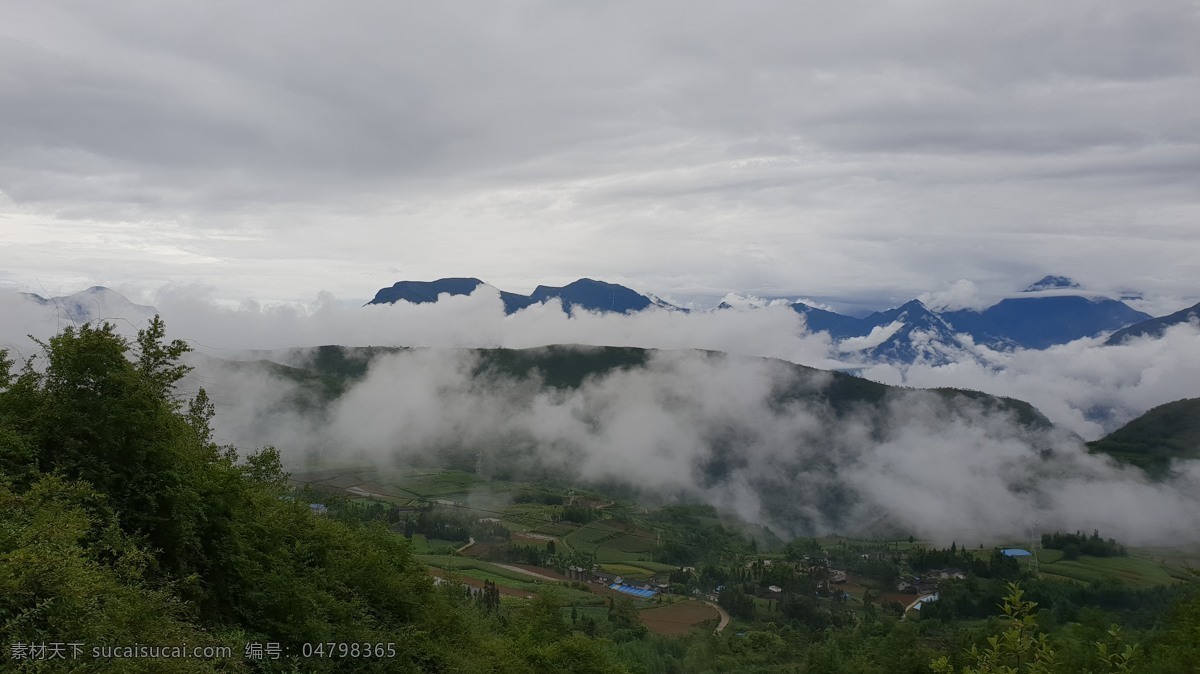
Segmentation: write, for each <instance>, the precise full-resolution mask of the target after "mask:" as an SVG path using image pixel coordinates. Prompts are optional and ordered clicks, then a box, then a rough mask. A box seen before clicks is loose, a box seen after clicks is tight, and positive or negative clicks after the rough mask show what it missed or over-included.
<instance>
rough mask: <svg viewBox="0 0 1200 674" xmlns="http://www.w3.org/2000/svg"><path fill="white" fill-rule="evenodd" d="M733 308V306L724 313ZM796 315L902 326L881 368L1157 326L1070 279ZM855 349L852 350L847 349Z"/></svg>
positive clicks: (818, 326) (601, 297)
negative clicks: (955, 298)
mask: <svg viewBox="0 0 1200 674" xmlns="http://www.w3.org/2000/svg"><path fill="white" fill-rule="evenodd" d="M481 285H484V283H483V281H481V280H479V279H477V278H447V279H439V280H437V281H400V282H398V283H396V284H394V285H392V286H391V287H390V288H383V289H381V290H380V291H379V292H377V293H376V294H375V298H374V299H372V300H371V301H370V302H369V304H392V303H394V302H398V301H405V302H412V303H415V304H421V303H428V302H436V301H437V298H438V296H439V295H441V294H448V295H468V294H470V293H472V292H475V290H477V289H478V288H479V286H481ZM1076 291H1077V292H1076ZM499 292H500V297H501V300H502V301H503V302H504V311H505V313H507V314H512V313H515V312H517V311H519V310H521V309H524V308H525V307H528V306H531V305H533V304H541V303H545V302H548V301H550V300H552V299H558V300H559V301H560V302H561V303H562V307H563V310H564V311H566V312H568V313H571V312H574V311H575V310H576V309H582V310H586V311H595V312H603V313H621V314H628V313H633V312H637V311H642V310H645V309H648V308H650V307H654V306H657V307H662V308H666V309H671V310H679V308H678V307H674V306H672V305H670V304H668V303H666V302H664V301H662V300H660V299H658V298H656V297H653V296H647V295H643V294H641V293H638V292H636V291H634V290H631V289H630V288H627V287H625V286H622V285H617V284H615V283H605V282H603V281H597V280H595V279H590V278H582V279H579V280H578V281H575V282H573V283H569V284H567V285H565V286H561V287H556V286H544V285H540V286H538V287H537V288H536V289H534V291H533V292H532V293H531V294H529V295H521V294H518V293H511V292H506V291H499ZM729 308H731V307H729V305H727V304H722V305H721V307H718V309H729ZM791 308H792V310H794V311H795V312H796V313H798V314H801V315H803V316H804V318H805V321H806V323H807V325H808V328H809V330H811V331H813V332H828V333H829V335H830V336H831V337H832V338H833V339H834V340H835V341H838V342H842V341H843V340H846V339H850V338H855V337H867V336H868V335H870V334H871V332H872V331H873V330H875V329H877V328H882V327H886V326H889V325H892V324H894V323H897V322H899V323H900V324H901V325H900V326H899V327H898V328H897V329H896V330H895V331H894V332H893V333H892V334H890V335H888V336H887V338H886V339H884V340H883V341H882V342H880V343H879V344H875V345H874V346H870V347H866V348H862V349H861V350H859V353H860V354H861V355H863V356H865V357H867V358H870V359H874V360H886V361H901V362H913V361H915V360H924V361H926V362H934V363H938V362H949V360H952V359H953V358H954V357H955V354H954V352H955V351H956V350H957V349H960V348H962V347H964V344H963V343H962V341H961V340H960V338H959V335H961V334H967V335H970V336H971V338H972V339H973V340H974V341H975V343H977V344H985V345H988V346H991V347H993V348H1002V349H1006V348H1017V347H1020V348H1029V349H1044V348H1047V347H1049V346H1053V345H1055V344H1065V343H1066V342H1070V341H1072V340H1076V339H1079V338H1081V337H1092V336H1095V335H1099V334H1102V333H1104V332H1110V331H1114V330H1120V329H1121V328H1124V327H1125V326H1129V325H1131V324H1134V323H1139V322H1141V321H1144V320H1146V319H1149V318H1150V316H1149V315H1148V314H1144V313H1142V312H1140V311H1136V310H1134V309H1132V308H1130V307H1129V306H1128V305H1126V304H1124V303H1122V302H1121V301H1119V300H1115V299H1110V298H1104V297H1095V296H1092V295H1091V294H1090V293H1086V292H1085V291H1083V290H1082V289H1081V288H1080V286H1079V284H1078V283H1076V282H1075V281H1073V280H1071V279H1070V278H1067V277H1065V276H1046V277H1045V278H1042V279H1041V280H1039V281H1037V282H1036V283H1033V284H1031V285H1029V286H1028V287H1026V288H1025V289H1024V290H1023V291H1021V293H1019V294H1018V295H1017V296H1016V297H1010V298H1007V299H1004V300H1001V301H1000V302H997V303H996V304H994V305H992V306H990V307H988V308H987V309H984V310H982V311H975V310H971V309H962V310H957V311H942V312H938V311H934V310H931V309H929V308H928V307H926V306H925V305H924V304H922V303H921V302H919V301H917V300H912V301H910V302H908V303H906V304H903V305H901V306H899V307H895V308H893V309H888V310H887V311H877V312H875V313H873V314H870V315H868V316H865V317H863V318H855V317H853V316H846V315H843V314H839V313H837V312H834V311H828V310H825V309H819V308H817V307H813V306H810V305H807V304H803V303H799V302H797V303H795V304H792V305H791ZM1166 318H1170V317H1164V319H1166ZM1184 320H1186V319H1184ZM1118 334H1120V333H1118ZM1115 336H1116V335H1114V337H1115ZM859 344H862V342H859ZM853 345H854V344H853V343H851V344H848V345H847V346H846V348H849V347H850V346H853Z"/></svg>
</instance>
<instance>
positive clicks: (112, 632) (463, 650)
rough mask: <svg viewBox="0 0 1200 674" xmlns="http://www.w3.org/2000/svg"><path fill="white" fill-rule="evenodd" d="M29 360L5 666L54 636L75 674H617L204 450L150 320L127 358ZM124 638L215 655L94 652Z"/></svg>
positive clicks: (100, 348)
mask: <svg viewBox="0 0 1200 674" xmlns="http://www.w3.org/2000/svg"><path fill="white" fill-rule="evenodd" d="M42 347H43V353H42V354H40V355H39V356H38V357H37V358H36V359H34V360H31V361H30V362H28V363H25V364H23V365H22V366H20V367H15V368H14V365H13V363H12V362H11V361H9V360H7V359H6V360H5V361H4V363H3V367H2V368H0V386H2V387H3V391H2V392H0V641H3V642H4V647H5V651H6V652H5V653H4V658H3V661H4V663H5V665H4V668H5V669H6V670H10V669H11V670H16V671H48V670H47V669H46V666H47V665H50V664H53V663H50V662H49V661H45V660H37V659H29V654H30V652H33V653H36V652H37V651H36V648H37V647H39V646H45V645H47V644H51V645H52V644H65V643H68V642H69V643H70V644H72V645H73V646H72V648H68V649H66V651H65V655H66V657H68V658H72V656H73V654H72V649H73V648H74V649H81V652H80V651H76V652H75V655H76V656H77V657H74V658H73V659H74V661H75V662H74V664H75V665H77V666H87V667H93V668H96V667H98V668H100V669H105V668H107V667H112V670H111V671H194V672H203V671H242V670H253V671H305V672H311V671H339V672H341V671H380V672H383V671H387V672H395V671H462V672H466V671H496V672H527V671H544V672H559V671H588V672H604V671H621V668H620V667H618V666H616V665H614V664H613V662H614V660H613V658H612V657H610V656H609V655H608V653H607V651H606V650H605V648H604V647H603V645H602V642H600V641H599V640H596V639H593V638H590V637H587V636H584V635H582V634H579V633H572V632H570V631H569V630H568V629H567V628H566V624H565V622H563V620H562V617H561V615H560V613H559V610H558V607H557V606H556V605H554V604H553V602H550V601H543V602H531V603H529V604H528V605H527V606H524V607H522V608H521V610H519V611H516V612H514V614H513V615H512V616H511V619H510V620H505V621H503V622H501V621H500V620H499V619H498V618H497V617H496V616H495V615H494V614H492V615H489V614H487V613H484V612H480V611H475V610H471V609H469V607H468V606H469V601H468V599H467V598H466V596H465V594H464V593H462V592H461V591H460V589H458V588H455V587H453V586H452V585H446V586H444V587H443V588H438V587H435V586H434V585H433V583H432V582H431V579H430V577H429V576H428V575H427V574H426V572H425V569H424V568H423V567H422V566H420V565H418V564H416V563H415V562H414V561H413V560H412V559H411V557H410V555H409V550H408V546H407V544H406V543H405V541H404V539H403V538H402V537H399V536H396V535H394V534H392V533H390V532H388V531H386V530H385V529H384V528H382V527H370V526H362V525H355V524H353V523H351V522H344V521H338V520H337V519H334V518H328V517H320V516H317V515H314V514H312V513H311V512H310V508H309V506H308V504H307V503H302V502H299V501H297V500H294V499H291V498H289V497H287V494H286V492H287V487H286V480H285V475H284V474H283V472H282V470H281V467H280V463H279V456H278V454H277V452H275V451H274V450H273V449H271V448H265V449H262V450H259V451H256V452H252V453H249V454H245V455H241V454H239V452H238V451H237V450H236V449H235V448H233V447H221V446H217V445H215V444H214V443H213V442H212V439H211V435H210V430H209V425H208V424H209V419H210V418H211V417H212V415H213V407H212V405H211V404H210V403H209V402H208V400H207V398H206V396H205V394H204V393H203V392H201V393H200V394H199V395H198V396H196V397H195V398H193V399H191V400H181V399H179V398H178V396H176V394H175V393H174V385H175V384H176V383H177V382H178V381H179V380H180V379H181V378H182V377H184V376H186V374H187V368H185V367H183V366H181V365H180V364H179V362H178V359H179V357H180V356H181V355H182V354H183V353H184V352H185V351H186V350H187V347H186V346H185V345H184V344H183V343H182V342H179V341H175V342H169V343H168V342H166V341H164V327H163V325H162V323H161V322H160V321H158V320H155V321H154V322H153V323H151V325H150V327H149V328H148V329H147V330H144V331H142V332H141V333H139V336H138V338H137V340H136V342H135V343H132V344H130V343H127V342H126V340H124V339H123V338H121V337H120V336H118V335H117V334H116V333H115V332H114V331H113V330H112V329H111V328H110V327H109V326H104V327H100V328H93V327H90V326H88V325H83V326H81V327H79V328H78V329H75V328H69V329H67V330H65V331H64V332H62V333H61V334H59V335H58V336H56V337H54V338H52V339H50V340H49V341H48V342H47V343H45V344H42ZM135 644H137V645H143V646H144V645H150V646H167V645H169V646H175V645H180V644H186V645H188V646H190V647H197V646H199V647H228V649H229V650H228V651H225V652H224V653H222V652H221V651H219V650H218V651H207V652H208V653H218V654H219V655H218V656H217V657H215V658H206V657H200V658H185V659H172V660H170V661H169V662H167V663H165V664H164V661H163V660H155V659H147V658H142V659H124V658H120V657H119V656H120V655H121V653H120V651H116V652H114V651H101V652H100V656H99V657H98V658H97V657H93V651H92V649H93V648H101V647H105V648H108V647H133V646H134V645H135ZM254 644H258V645H259V648H260V649H261V648H265V647H267V646H268V645H273V644H278V652H277V655H278V659H273V658H272V657H271V656H272V655H273V654H274V653H272V652H271V650H268V651H267V654H266V655H265V656H264V658H263V659H258V658H255V657H254V656H255V655H256V654H257V653H255V651H254ZM305 644H327V646H326V647H325V649H324V651H325V653H324V656H320V655H314V650H313V648H314V647H313V646H305ZM328 644H335V645H334V646H328ZM346 644H350V645H356V646H353V647H350V646H346V647H343V645H346ZM17 645H22V646H20V648H18V646H17ZM26 649H34V650H33V651H29V650H26ZM337 649H343V650H344V651H345V653H338V654H337V655H345V656H346V657H332V658H331V657H328V656H329V651H330V650H337ZM272 650H273V648H272ZM305 654H308V655H309V656H310V657H307V658H304V657H302V656H303V655H305ZM43 655H44V651H43ZM106 655H107V657H105V656H106ZM62 664H64V665H65V664H67V663H62ZM297 667H299V668H298V669H297ZM88 671H98V670H91V669H89V670H88ZM105 671H109V670H108V669H105Z"/></svg>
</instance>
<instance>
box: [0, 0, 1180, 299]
mask: <svg viewBox="0 0 1200 674" xmlns="http://www.w3.org/2000/svg"><path fill="white" fill-rule="evenodd" d="M1012 12H1013V10H1012V8H1011V7H1010V6H1009V5H1007V4H1005V3H1001V2H983V3H971V4H970V5H962V4H961V3H954V2H935V3H932V4H929V5H925V6H923V7H922V8H921V9H920V10H914V9H913V8H912V7H910V6H908V5H907V4H904V3H893V2H888V3H882V4H872V5H869V6H868V5H864V4H862V3H854V2H851V3H838V4H837V5H836V6H834V5H828V4H812V3H801V4H796V3H784V2H766V3H762V4H759V5H756V6H755V7H753V8H746V7H737V8H732V7H710V8H705V9H703V10H698V9H697V8H696V7H694V6H693V5H692V4H688V3H679V2H672V3H666V4H663V5H656V7H654V8H646V9H645V11H639V12H637V13H636V15H635V14H634V13H629V12H624V11H621V10H620V9H616V8H613V7H599V6H597V7H592V6H585V5H575V6H571V7H562V6H558V5H553V4H549V3H543V2H519V3H516V4H515V5H509V6H505V7H500V6H496V7H488V8H483V9H480V10H477V11H473V12H470V13H462V12H460V11H459V10H457V9H455V8H453V7H448V6H443V5H441V4H431V5H422V6H399V5H396V6H391V5H386V4H375V5H369V6H360V7H356V8H354V9H353V10H350V9H347V8H344V7H338V6H333V5H329V6H315V5H314V6H311V7H306V8H303V9H302V10H295V9H294V8H289V9H288V10H287V11H279V10H276V9H272V8H255V9H253V10H248V9H247V8H245V7H243V6H240V5H236V4H233V3H228V2H212V3H205V4H204V5H202V6H197V7H192V8H179V7H169V8H168V7H156V6H151V5H129V6H122V7H120V8H117V9H112V10H111V11H110V10H109V9H105V10H104V11H101V10H99V9H97V8H95V7H92V6H90V5H88V4H86V3H79V4H73V5H63V6H58V7H54V8H50V7H45V6H42V5H29V6H26V7H22V8H19V9H15V10H13V11H12V12H10V13H8V14H7V15H6V21H5V24H4V26H3V27H0V64H2V65H0V79H2V80H3V81H4V83H5V106H4V107H3V109H2V110H0V148H3V150H4V151H3V152H0V185H3V196H0V218H2V221H0V226H3V227H4V228H5V231H6V234H8V233H9V232H16V234H14V235H11V238H10V236H6V240H5V241H4V242H2V243H0V259H5V260H6V263H5V264H6V267H7V269H6V271H9V272H10V273H12V274H13V275H15V277H16V278H18V279H19V280H20V281H21V282H24V283H26V284H32V279H35V278H42V279H43V280H45V281H46V282H47V283H48V285H49V286H51V287H52V288H53V289H54V290H55V291H56V292H57V291H58V289H59V288H70V287H78V286H80V285H91V284H97V283H98V284H103V285H108V286H119V285H126V284H128V285H133V286H137V287H139V288H142V289H143V290H146V291H149V290H151V289H154V288H157V287H158V286H159V285H161V284H163V283H166V282H168V281H175V280H182V281H185V282H198V283H202V284H209V285H212V286H215V287H217V288H219V295H220V297H221V298H222V299H227V300H228V299H233V300H238V299H241V298H243V297H258V298H267V299H269V300H292V301H294V300H302V299H303V298H308V297H312V296H313V295H314V294H316V293H317V292H318V291H320V290H330V291H332V292H334V293H336V294H337V295H338V296H340V297H367V296H369V295H370V294H371V293H372V292H373V291H374V289H376V288H378V287H381V286H386V285H390V284H391V283H392V282H394V281H396V280H398V278H411V279H422V278H425V279H428V278H437V277H441V276H448V275H470V276H478V277H482V278H485V279H487V280H488V281H489V282H492V283H495V284H497V285H498V286H500V287H506V288H507V287H512V288H513V289H515V290H528V289H529V288H531V287H532V286H533V285H534V284H535V283H537V282H538V281H542V280H545V281H550V282H558V281H562V280H567V281H569V280H573V279H574V278H578V277H580V276H598V277H603V278H607V279H610V280H615V281H630V282H634V283H635V284H640V285H642V286H644V287H647V288H651V289H653V290H655V291H656V292H658V293H660V294H664V295H670V296H673V297H680V298H683V299H684V300H685V301H686V300H688V299H690V298H697V299H700V298H703V299H705V300H708V299H713V300H715V299H716V298H719V297H721V296H723V295H725V294H726V293H728V292H730V291H737V292H748V293H753V294H756V295H760V296H781V295H797V294H808V295H814V296H819V297H841V298H843V299H856V298H857V299H861V298H863V297H866V296H870V297H872V298H879V297H881V296H882V297H885V298H887V297H894V298H897V299H901V301H902V300H904V299H909V298H910V297H912V296H913V295H915V294H916V293H918V292H920V291H922V290H924V289H927V288H929V287H931V286H933V285H934V284H935V283H939V282H942V281H943V280H944V279H951V278H967V277H969V278H973V279H977V280H978V281H979V282H980V283H990V282H993V281H996V280H998V279H1008V278H1012V277H1016V276H1030V277H1032V278H1037V277H1039V276H1040V275H1043V274H1045V273H1063V274H1070V275H1072V276H1074V277H1077V278H1080V279H1081V280H1085V281H1087V280H1094V281H1097V282H1098V281H1106V282H1107V281H1111V282H1112V283H1113V284H1116V285H1120V286H1123V287H1131V288H1136V289H1139V290H1141V291H1143V292H1145V293H1147V294H1148V295H1153V296H1157V295H1169V296H1172V297H1182V296H1185V295H1189V294H1192V293H1194V289H1191V288H1190V287H1188V286H1187V279H1191V278H1195V277H1196V271H1197V268H1196V263H1195V260H1196V245H1197V244H1196V241H1195V237H1194V236H1193V235H1192V230H1193V229H1194V222H1195V221H1196V216H1197V204H1196V200H1195V198H1194V194H1195V192H1196V181H1195V176H1196V175H1197V167H1198V166H1200V153H1198V146H1197V143H1196V137H1195V114H1194V112H1193V111H1194V110H1196V109H1198V108H1200V105H1198V103H1200V101H1198V100H1197V96H1198V95H1200V94H1197V93H1196V92H1198V91H1200V86H1197V72H1200V71H1198V69H1197V65H1198V61H1197V58H1198V57H1197V55H1196V52H1195V50H1194V49H1193V48H1192V46H1191V45H1192V42H1193V36H1194V35H1195V34H1196V32H1197V27H1198V22H1200V18H1198V17H1197V15H1196V13H1195V11H1194V9H1193V8H1192V7H1191V5H1190V4H1189V3H1186V2H1174V1H1168V2H1160V3H1154V5H1153V6H1151V7H1143V6H1132V5H1126V4H1121V3H1114V2H1091V1H1083V0H1080V1H1077V2H1076V1H1072V2H1062V3H1053V5H1052V6H1046V7H1041V8H1038V9H1037V10H1036V11H1029V12H1023V13H1022V16H1021V17H1020V20H1019V21H1014V20H1012V19H1013V16H1012ZM685 14H686V15H687V16H688V20H687V21H686V22H681V21H679V17H680V16H682V15H685ZM214 35H217V36H220V37H219V39H212V36H214ZM618 36H619V39H618ZM1114 276H1116V277H1118V278H1113V277H1114Z"/></svg>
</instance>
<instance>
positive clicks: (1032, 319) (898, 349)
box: [792, 276, 1186, 362]
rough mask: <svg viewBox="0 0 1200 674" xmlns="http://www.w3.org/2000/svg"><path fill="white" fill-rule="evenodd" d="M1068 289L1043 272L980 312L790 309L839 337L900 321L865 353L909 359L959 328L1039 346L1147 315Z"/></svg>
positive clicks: (1074, 286) (986, 340)
mask: <svg viewBox="0 0 1200 674" xmlns="http://www.w3.org/2000/svg"><path fill="white" fill-rule="evenodd" d="M1072 290H1080V286H1079V284H1078V283H1076V282H1075V281H1073V280H1071V279H1069V278H1067V277H1065V276H1046V277H1045V278H1043V279H1041V280H1039V281H1038V282H1036V283H1033V284H1031V285H1030V286H1028V287H1027V288H1025V289H1024V290H1023V291H1022V295H1023V294H1026V293H1029V294H1030V296H1028V297H1022V296H1018V297H1011V298H1008V299H1004V300H1001V301H1000V302H998V303H996V304H994V305H992V306H990V307H988V308H987V309H984V310H983V311H974V310H970V309H963V310H958V311H945V312H935V311H931V310H930V309H929V308H927V307H925V305H923V304H921V303H920V302H917V301H915V300H914V301H912V302H909V303H907V304H904V305H902V306H900V307H897V308H895V309H889V310H887V311H882V312H875V313H873V314H871V315H869V316H866V317H864V318H853V317H851V316H845V315H842V314H839V313H835V312H832V311H826V310H824V309H818V308H816V307H812V306H809V305H807V304H801V303H797V304H793V305H792V309H793V310H795V311H796V312H797V313H799V314H802V315H803V316H804V317H805V320H806V321H807V324H808V328H809V329H810V330H812V331H814V332H828V333H829V335H830V336H831V337H833V338H834V339H836V340H839V341H840V340H844V339H847V338H851V337H865V336H867V335H868V334H870V333H871V330H873V329H875V328H877V327H880V326H885V325H889V324H890V323H892V322H894V321H897V320H899V321H902V322H903V323H904V327H903V328H901V329H900V330H899V331H897V332H896V333H895V334H893V335H891V336H890V337H889V338H888V339H887V340H886V341H885V342H884V343H882V344H880V345H878V346H876V347H874V348H872V349H869V350H867V351H866V352H865V353H866V354H867V355H869V356H871V357H873V358H877V359H883V360H894V361H908V362H911V360H912V358H915V357H916V356H917V355H918V354H919V353H922V352H924V353H925V358H926V359H930V357H931V353H930V352H929V350H928V349H925V347H926V346H929V345H931V344H935V343H936V344H940V345H943V346H948V347H954V346H959V345H961V343H960V341H959V340H958V338H957V337H956V336H955V335H956V334H960V333H966V334H968V335H970V336H971V338H972V339H973V340H974V341H975V342H976V343H977V344H985V345H988V346H991V347H993V348H1013V347H1022V348H1028V349H1044V348H1047V347H1049V346H1053V345H1055V344H1065V343H1067V342H1070V341H1072V340H1076V339H1079V338H1081V337H1093V336H1095V335H1099V334H1102V333H1104V332H1107V331H1111V330H1118V329H1120V328H1122V327H1124V326H1127V325H1130V324H1132V323H1138V322H1140V321H1143V320H1145V319H1147V318H1149V316H1148V315H1147V314H1144V313H1142V312H1140V311H1136V310H1134V309H1132V308H1130V307H1129V306H1128V305H1126V304H1124V303H1123V302H1120V301H1118V300H1114V299H1109V298H1098V297H1085V296H1083V295H1075V294H1069V291H1072ZM1046 291H1063V292H1058V293H1054V292H1046ZM1181 313H1182V312H1181ZM1184 320H1186V319H1184ZM914 331H916V334H915V335H914V334H913V333H914ZM914 336H915V337H917V339H916V340H915V341H914V339H913V337H914ZM922 349H925V350H924V351H922ZM934 360H936V358H935V359H934Z"/></svg>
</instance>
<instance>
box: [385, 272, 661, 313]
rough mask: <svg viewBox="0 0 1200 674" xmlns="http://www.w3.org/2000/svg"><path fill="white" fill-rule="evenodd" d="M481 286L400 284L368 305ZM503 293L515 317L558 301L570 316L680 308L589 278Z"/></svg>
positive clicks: (473, 282)
mask: <svg viewBox="0 0 1200 674" xmlns="http://www.w3.org/2000/svg"><path fill="white" fill-rule="evenodd" d="M481 285H485V284H484V282H483V281H481V280H479V279H477V278H444V279H438V280H436V281H399V282H397V283H395V284H393V285H392V286H391V287H389V288H383V289H381V290H379V291H378V292H377V293H375V297H374V299H372V300H371V301H370V302H367V304H395V303H396V302H400V301H404V302H412V303H413V304H426V303H429V302H436V301H437V299H438V296H439V295H442V294H447V295H470V294H471V293H473V292H475V290H477V289H478V288H479V286H481ZM499 292H500V299H501V300H502V301H503V302H504V313H506V314H512V313H515V312H517V311H519V310H521V309H524V308H525V307H528V306H530V305H533V304H541V303H543V302H548V301H550V300H552V299H556V298H557V299H558V300H559V301H561V302H562V306H563V310H564V311H566V312H568V313H570V312H571V311H572V310H574V309H575V308H577V307H578V308H581V309H585V310H587V311H599V312H607V313H622V314H628V313H632V312H635V311H641V310H643V309H646V308H648V307H650V306H659V307H663V308H667V309H675V308H676V307H673V306H671V305H670V304H667V303H666V302H664V301H662V300H658V299H655V300H651V299H650V298H649V297H646V296H645V295H642V294H639V293H637V292H636V291H634V290H630V289H629V288H626V287H625V286H622V285H617V284H615V283H605V282H603V281H596V280H593V279H589V278H582V279H579V280H578V281H575V282H573V283H569V284H567V285H565V286H562V287H553V286H538V287H537V288H535V289H534V291H533V293H532V294H530V295H520V294H518V293H511V292H507V291H504V290H501V291H499Z"/></svg>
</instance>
